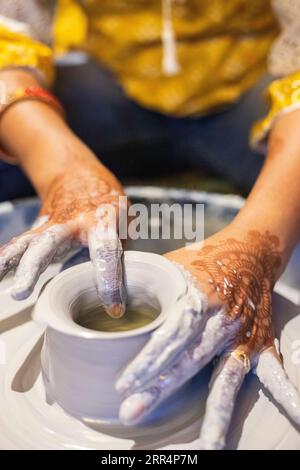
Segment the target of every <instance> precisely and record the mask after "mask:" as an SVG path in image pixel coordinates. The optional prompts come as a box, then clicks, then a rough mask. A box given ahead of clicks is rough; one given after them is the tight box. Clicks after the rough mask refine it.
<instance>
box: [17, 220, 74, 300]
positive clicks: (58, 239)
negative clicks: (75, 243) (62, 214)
mask: <svg viewBox="0 0 300 470" xmlns="http://www.w3.org/2000/svg"><path fill="white" fill-rule="evenodd" d="M68 234H69V233H68V230H67V228H66V227H65V226H63V225H54V226H52V227H50V228H49V229H47V230H45V232H42V233H41V234H40V235H36V236H35V237H34V238H33V239H32V240H31V242H30V244H29V246H28V248H27V250H26V252H25V253H24V255H23V257H22V258H21V261H20V263H19V266H18V268H17V271H16V275H15V279H14V284H13V288H12V296H13V297H14V298H15V299H16V300H22V299H25V298H27V297H28V296H29V295H30V294H31V293H32V291H33V289H34V286H35V284H36V282H37V280H38V278H39V276H40V274H41V273H42V272H43V271H44V270H45V269H46V268H47V266H48V265H49V263H50V262H51V260H52V258H53V256H54V254H55V253H56V250H57V248H58V247H59V246H60V244H61V243H62V242H63V241H64V240H65V239H66V238H67V236H68Z"/></svg>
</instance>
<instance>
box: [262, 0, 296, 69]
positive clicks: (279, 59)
mask: <svg viewBox="0 0 300 470" xmlns="http://www.w3.org/2000/svg"><path fill="white" fill-rule="evenodd" d="M272 7H273V10H274V13H275V15H276V18H277V20H278V23H279V26H280V29H281V32H280V34H279V36H278V38H277V39H276V40H275V41H274V43H273V46H272V48H271V51H270V55H269V64H268V65H269V72H270V73H271V75H274V76H275V77H284V76H286V75H289V74H291V73H294V72H297V71H300V0H272Z"/></svg>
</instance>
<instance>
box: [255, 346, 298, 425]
mask: <svg viewBox="0 0 300 470" xmlns="http://www.w3.org/2000/svg"><path fill="white" fill-rule="evenodd" d="M255 373H256V375H257V377H258V378H259V380H260V382H261V383H262V384H263V385H264V386H265V387H266V389H267V390H269V392H270V393H271V395H272V396H273V397H274V399H275V400H276V402H277V403H279V405H281V406H282V408H283V409H284V410H285V411H286V412H287V414H288V415H289V416H290V418H291V419H292V420H293V421H294V422H295V423H296V424H298V425H300V394H299V392H298V391H297V389H296V387H294V385H293V384H292V383H291V382H290V380H289V378H288V376H287V373H286V372H285V370H284V368H283V365H282V363H281V362H280V360H279V358H278V356H277V353H276V350H275V349H274V348H271V349H269V350H266V351H264V352H262V353H261V354H260V356H259V359H258V363H257V366H256V369H255Z"/></svg>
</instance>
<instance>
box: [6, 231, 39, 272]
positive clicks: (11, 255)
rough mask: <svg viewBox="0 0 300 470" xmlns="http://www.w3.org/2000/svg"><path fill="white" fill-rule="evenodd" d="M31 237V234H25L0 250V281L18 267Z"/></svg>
mask: <svg viewBox="0 0 300 470" xmlns="http://www.w3.org/2000/svg"><path fill="white" fill-rule="evenodd" d="M33 237H34V234H33V233H32V232H26V233H24V234H23V235H20V236H19V237H16V238H13V239H12V240H11V241H10V242H9V243H7V244H6V245H4V246H3V247H2V248H1V249H0V279H2V278H3V277H4V276H5V275H6V274H7V273H8V272H9V271H10V270H11V269H14V268H15V267H16V266H17V265H18V263H19V261H20V259H21V257H22V255H23V254H24V253H25V251H26V249H27V247H28V245H29V243H30V241H31V240H32V239H33Z"/></svg>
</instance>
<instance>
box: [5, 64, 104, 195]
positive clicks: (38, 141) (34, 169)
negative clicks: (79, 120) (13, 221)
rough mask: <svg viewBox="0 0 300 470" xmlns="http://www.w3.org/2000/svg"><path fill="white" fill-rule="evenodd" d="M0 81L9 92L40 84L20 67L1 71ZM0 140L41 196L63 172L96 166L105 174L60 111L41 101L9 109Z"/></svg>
mask: <svg viewBox="0 0 300 470" xmlns="http://www.w3.org/2000/svg"><path fill="white" fill-rule="evenodd" d="M0 80H2V81H4V82H5V85H6V89H7V92H8V93H10V92H12V91H13V90H15V89H16V88H24V87H27V86H39V83H38V81H37V79H36V78H35V77H34V75H33V74H31V73H30V72H24V71H19V70H11V71H1V72H0ZM0 141H1V144H2V146H4V148H5V149H6V151H7V152H8V153H9V154H11V155H13V156H14V157H15V158H17V160H18V162H19V164H20V166H22V168H23V169H24V171H25V172H26V173H27V175H28V176H29V178H30V180H31V181H32V183H33V185H34V186H35V188H36V190H37V192H38V193H39V195H40V196H41V197H42V198H43V195H44V194H45V193H46V192H47V189H48V187H49V185H50V184H51V182H52V181H53V180H54V178H55V177H56V176H57V175H59V174H62V173H65V172H66V171H68V172H70V171H79V168H80V169H81V168H83V167H84V168H89V167H91V166H93V167H94V166H95V165H96V166H97V167H98V168H99V169H101V170H103V172H106V173H108V170H107V169H106V168H104V167H103V166H102V165H101V164H100V163H99V162H98V160H97V159H96V158H95V156H94V154H93V153H92V152H91V151H90V150H89V149H88V148H87V147H86V145H85V144H84V143H83V142H81V141H80V140H79V139H78V138H77V137H76V136H75V135H74V133H73V132H72V131H71V130H70V128H69V127H68V125H67V123H66V122H65V120H64V119H63V118H62V117H61V116H60V115H59V113H57V112H56V111H55V110H54V109H52V108H51V106H49V105H47V104H45V103H42V102H37V101H22V102H19V103H16V104H14V105H13V106H12V107H11V108H10V109H8V110H7V112H5V113H4V115H3V117H2V118H1V120H0ZM71 169H72V170H71Z"/></svg>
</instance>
